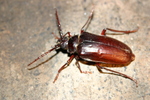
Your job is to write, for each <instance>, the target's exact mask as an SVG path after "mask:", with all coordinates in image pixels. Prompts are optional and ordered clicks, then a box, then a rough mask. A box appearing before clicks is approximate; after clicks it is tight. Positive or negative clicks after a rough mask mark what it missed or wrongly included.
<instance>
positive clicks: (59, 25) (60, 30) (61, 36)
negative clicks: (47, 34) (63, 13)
mask: <svg viewBox="0 0 150 100" xmlns="http://www.w3.org/2000/svg"><path fill="white" fill-rule="evenodd" d="M55 15H56V22H57V26H58V30H59V35H60V38H61V39H62V38H63V32H62V29H61V24H60V21H59V17H58V14H57V9H56V13H55Z"/></svg>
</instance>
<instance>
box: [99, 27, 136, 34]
mask: <svg viewBox="0 0 150 100" xmlns="http://www.w3.org/2000/svg"><path fill="white" fill-rule="evenodd" d="M138 29H139V27H137V29H134V30H128V31H123V30H115V29H111V28H105V29H103V30H102V32H101V35H106V34H111V35H122V34H130V33H134V32H137V31H138ZM107 30H109V31H111V32H117V33H106V31H107Z"/></svg>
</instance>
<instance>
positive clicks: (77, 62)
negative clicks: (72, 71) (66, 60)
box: [75, 59, 92, 74]
mask: <svg viewBox="0 0 150 100" xmlns="http://www.w3.org/2000/svg"><path fill="white" fill-rule="evenodd" d="M75 64H76V66H77V67H78V69H79V71H80V73H84V74H92V72H91V71H82V70H81V67H80V64H79V61H78V60H77V59H76V63H75Z"/></svg>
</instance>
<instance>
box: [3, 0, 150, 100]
mask: <svg viewBox="0 0 150 100" xmlns="http://www.w3.org/2000/svg"><path fill="white" fill-rule="evenodd" d="M93 4H95V9H94V18H93V20H92V22H91V24H90V26H89V28H88V30H87V31H88V32H92V33H94V34H100V32H101V30H102V29H103V28H106V27H109V28H114V29H121V30H131V29H134V28H136V26H137V25H139V26H140V29H139V31H138V32H137V33H133V34H130V35H116V36H114V35H110V36H111V37H114V38H116V39H118V40H120V41H122V42H124V43H126V44H127V45H129V46H130V47H131V49H132V50H133V52H134V54H135V56H136V58H135V61H133V62H132V63H131V64H130V65H129V66H127V67H122V68H112V69H114V70H116V71H119V72H122V73H125V74H127V75H129V76H132V77H133V78H135V79H136V80H137V81H138V84H139V86H138V87H136V86H135V84H134V82H132V81H131V80H129V79H125V78H123V77H119V76H115V75H108V74H101V73H100V72H99V71H98V70H97V68H96V67H94V66H89V65H85V64H81V68H82V70H84V71H92V72H93V74H90V75H89V74H87V75H86V74H81V73H80V72H79V70H78V68H77V67H76V66H75V64H74V63H75V61H74V60H73V62H72V63H71V64H70V66H69V67H68V68H66V69H65V70H63V71H62V72H61V74H60V76H59V78H58V80H57V81H56V83H55V84H53V83H52V82H53V80H54V77H55V75H56V74H57V71H58V69H59V68H60V67H61V66H62V65H63V64H64V63H65V62H66V60H67V59H68V58H69V57H68V55H67V54H64V53H62V52H59V53H58V54H57V55H56V56H55V57H53V58H52V59H50V58H51V56H53V55H54V54H55V53H56V52H55V51H53V52H52V53H50V54H49V55H47V56H45V57H44V58H42V59H40V60H39V61H37V62H36V63H34V64H33V65H31V66H30V67H35V66H38V67H37V68H35V69H33V70H27V68H28V67H27V64H28V63H29V62H31V61H32V60H34V59H35V58H36V57H38V56H39V55H40V54H42V52H45V51H47V50H49V49H50V48H52V47H53V45H54V44H55V42H56V40H55V38H54V36H53V35H52V34H51V33H52V32H54V33H56V35H58V31H57V27H56V23H55V16H54V13H55V9H54V8H57V10H58V13H59V17H60V21H61V24H62V28H63V32H64V33H65V32H67V31H70V32H71V34H72V35H74V34H79V33H80V29H81V27H82V26H83V24H84V23H85V21H86V20H87V18H88V15H89V13H90V11H91V9H92V5H93ZM149 9H150V0H68V1H67V0H1V1H0V100H148V99H149V98H150V58H149V57H150V46H149V44H150V39H149V37H150V11H149Z"/></svg>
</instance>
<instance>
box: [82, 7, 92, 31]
mask: <svg viewBox="0 0 150 100" xmlns="http://www.w3.org/2000/svg"><path fill="white" fill-rule="evenodd" d="M93 12H94V8H93V9H92V11H91V13H90V15H89V18H88V19H87V21H86V23H85V24H84V25H83V26H82V28H81V33H83V32H84V31H85V30H86V29H87V27H88V26H89V24H90V22H91V20H92V18H93Z"/></svg>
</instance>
